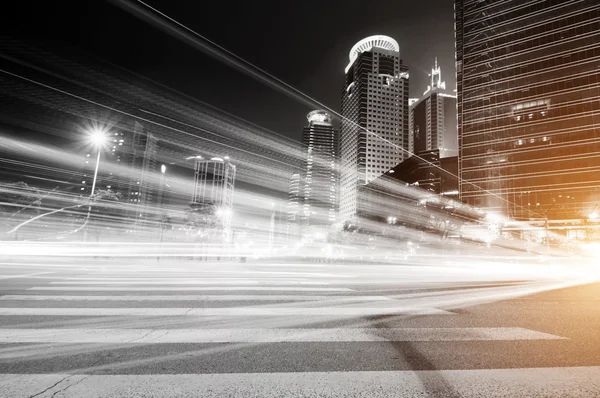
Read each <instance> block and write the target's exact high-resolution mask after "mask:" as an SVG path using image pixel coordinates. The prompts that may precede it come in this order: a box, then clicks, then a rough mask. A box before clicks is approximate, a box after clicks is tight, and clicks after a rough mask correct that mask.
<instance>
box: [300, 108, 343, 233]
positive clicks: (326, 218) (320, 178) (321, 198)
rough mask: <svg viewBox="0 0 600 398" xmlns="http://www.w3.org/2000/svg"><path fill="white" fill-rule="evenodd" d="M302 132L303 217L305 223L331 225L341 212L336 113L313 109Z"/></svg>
mask: <svg viewBox="0 0 600 398" xmlns="http://www.w3.org/2000/svg"><path fill="white" fill-rule="evenodd" d="M306 118H307V119H308V125H307V126H306V127H305V128H304V131H303V134H302V143H303V145H304V148H305V149H306V159H305V162H304V178H303V183H302V192H301V197H302V218H303V221H304V224H305V225H311V226H314V225H330V224H332V223H334V222H335V220H336V215H337V191H338V188H337V184H338V176H337V170H336V159H337V151H338V133H337V131H336V130H335V129H334V128H333V125H332V122H333V118H332V116H331V115H330V114H329V113H328V112H326V111H323V110H315V111H312V112H310V113H309V114H308V115H307V116H306Z"/></svg>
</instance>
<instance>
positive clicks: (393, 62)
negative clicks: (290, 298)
mask: <svg viewBox="0 0 600 398" xmlns="http://www.w3.org/2000/svg"><path fill="white" fill-rule="evenodd" d="M349 57H350V62H349V64H348V66H347V67H346V69H345V73H346V81H345V82H344V85H343V87H342V124H341V135H340V221H342V222H346V221H349V220H351V219H352V218H353V217H354V216H355V215H356V214H357V212H358V208H359V207H360V206H359V190H360V187H361V186H363V185H365V184H367V183H369V182H370V181H372V180H374V179H375V178H377V177H379V176H380V175H382V174H383V173H385V172H386V171H388V170H389V169H391V168H393V167H394V166H396V165H397V164H398V163H400V162H402V161H403V160H404V159H406V158H407V157H408V156H407V153H406V151H405V150H406V149H408V77H409V75H408V68H407V67H406V66H404V65H403V64H402V60H401V59H400V47H399V46H398V43H397V42H396V40H394V39H392V38H391V37H388V36H380V35H378V36H370V37H367V38H365V39H363V40H361V41H359V42H358V43H356V44H355V45H354V47H352V49H351V50H350V54H349Z"/></svg>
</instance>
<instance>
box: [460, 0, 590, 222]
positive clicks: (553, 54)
mask: <svg viewBox="0 0 600 398" xmlns="http://www.w3.org/2000/svg"><path fill="white" fill-rule="evenodd" d="M455 27H456V67H457V85H458V86H457V92H458V140H459V176H460V178H461V180H460V196H461V200H463V201H465V202H467V203H469V204H471V205H474V206H477V207H481V208H485V209H487V210H491V211H495V212H498V213H502V214H504V215H506V216H510V217H513V218H516V219H529V218H538V219H541V218H545V217H548V218H551V219H559V220H565V219H582V218H585V217H587V214H589V213H590V212H591V211H592V209H593V208H594V206H595V204H597V203H600V156H599V155H598V154H600V130H599V127H600V74H599V73H598V71H599V70H598V65H599V64H600V3H599V2H598V1H597V0H560V1H558V0H552V1H522V0H508V1H501V2H500V1H496V2H494V1H467V0H456V1H455Z"/></svg>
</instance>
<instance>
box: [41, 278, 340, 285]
mask: <svg viewBox="0 0 600 398" xmlns="http://www.w3.org/2000/svg"><path fill="white" fill-rule="evenodd" d="M49 284H50V285H79V286H84V285H163V286H164V285H218V286H223V285H235V286H239V285H277V286H279V285H315V286H317V285H323V286H327V285H331V283H329V282H314V281H298V280H290V279H279V280H276V279H270V280H249V279H230V280H226V279H222V280H214V281H213V280H205V281H200V280H192V279H188V280H179V281H171V280H169V279H168V278H157V279H155V280H153V281H131V280H114V281H55V282H49Z"/></svg>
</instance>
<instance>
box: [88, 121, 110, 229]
mask: <svg viewBox="0 0 600 398" xmlns="http://www.w3.org/2000/svg"><path fill="white" fill-rule="evenodd" d="M91 141H92V143H93V144H94V146H96V147H98V155H97V156H96V167H95V169H94V180H93V181H92V191H91V192H90V203H89V205H88V212H87V217H86V219H85V225H86V228H85V229H84V230H83V234H84V241H87V234H88V232H87V231H88V230H87V224H88V222H89V221H90V213H91V212H92V198H93V197H94V191H95V190H96V181H97V180H98V168H99V166H100V154H101V153H102V145H103V144H104V142H105V141H106V135H105V133H104V131H103V130H101V129H98V128H97V129H95V130H94V131H93V132H92V135H91Z"/></svg>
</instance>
